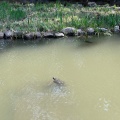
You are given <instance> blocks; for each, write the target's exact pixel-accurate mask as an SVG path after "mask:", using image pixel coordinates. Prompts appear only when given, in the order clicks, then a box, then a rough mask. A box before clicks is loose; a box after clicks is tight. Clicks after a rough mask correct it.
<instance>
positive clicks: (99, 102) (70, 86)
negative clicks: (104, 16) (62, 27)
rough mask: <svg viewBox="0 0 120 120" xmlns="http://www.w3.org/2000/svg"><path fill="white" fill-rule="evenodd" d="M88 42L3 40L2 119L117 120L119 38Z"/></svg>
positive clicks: (119, 111)
mask: <svg viewBox="0 0 120 120" xmlns="http://www.w3.org/2000/svg"><path fill="white" fill-rule="evenodd" d="M91 40H92V39H91ZM92 41H93V43H84V42H83V41H82V40H78V39H75V38H66V39H58V40H53V41H49V40H45V41H44V42H39V41H32V42H29V41H25V42H16V41H15V42H9V41H8V42H5V41H1V42H0V120H119V119H120V94H119V91H120V40H119V36H113V37H105V38H97V39H94V40H92ZM52 77H56V78H59V79H61V80H63V81H64V82H65V85H64V86H62V87H59V86H57V85H56V84H54V83H52Z"/></svg>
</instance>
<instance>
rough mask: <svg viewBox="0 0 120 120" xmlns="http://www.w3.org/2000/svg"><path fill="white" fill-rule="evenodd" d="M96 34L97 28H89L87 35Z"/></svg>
mask: <svg viewBox="0 0 120 120" xmlns="http://www.w3.org/2000/svg"><path fill="white" fill-rule="evenodd" d="M94 34H95V30H94V29H93V28H88V29H87V35H94Z"/></svg>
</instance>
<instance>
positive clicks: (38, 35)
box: [34, 32, 42, 38]
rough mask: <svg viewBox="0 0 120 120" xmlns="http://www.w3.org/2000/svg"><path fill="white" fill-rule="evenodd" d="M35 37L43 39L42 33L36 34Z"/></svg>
mask: <svg viewBox="0 0 120 120" xmlns="http://www.w3.org/2000/svg"><path fill="white" fill-rule="evenodd" d="M34 35H35V38H41V37H42V35H41V33H40V32H35V33H34Z"/></svg>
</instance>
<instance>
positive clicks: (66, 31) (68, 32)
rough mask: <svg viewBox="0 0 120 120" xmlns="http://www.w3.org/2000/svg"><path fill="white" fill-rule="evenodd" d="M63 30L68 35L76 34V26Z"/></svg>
mask: <svg viewBox="0 0 120 120" xmlns="http://www.w3.org/2000/svg"><path fill="white" fill-rule="evenodd" d="M61 32H62V33H64V34H65V35H68V36H75V28H73V27H66V28H63V29H62V30H61Z"/></svg>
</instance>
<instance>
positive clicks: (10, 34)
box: [4, 30, 13, 39]
mask: <svg viewBox="0 0 120 120" xmlns="http://www.w3.org/2000/svg"><path fill="white" fill-rule="evenodd" d="M12 37H13V32H12V31H11V30H7V31H5V32H4V38H5V39H10V38H12Z"/></svg>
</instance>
